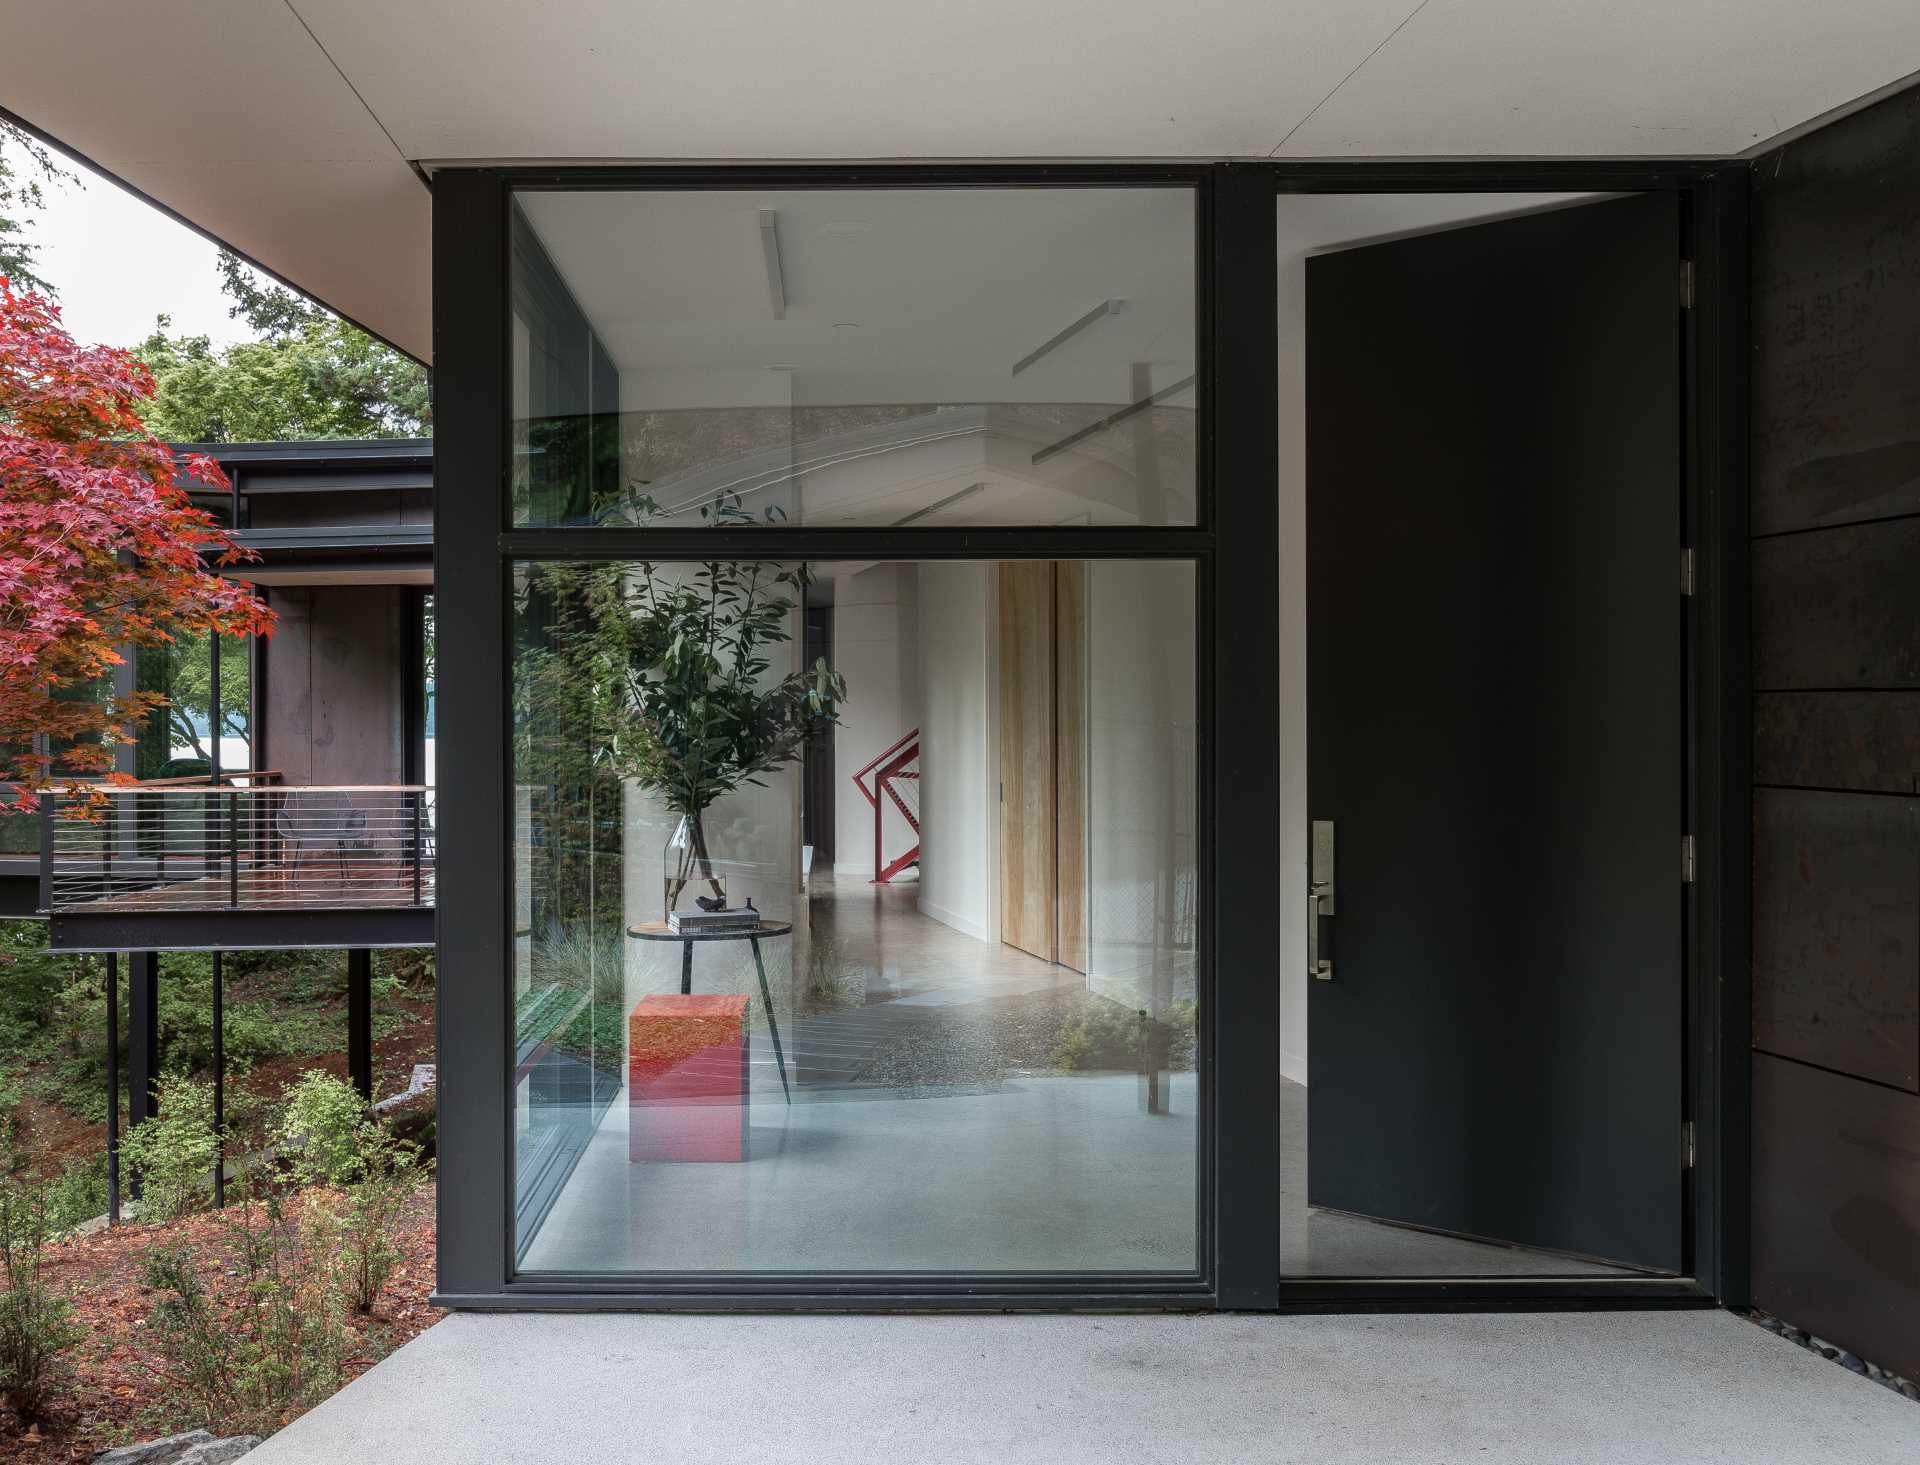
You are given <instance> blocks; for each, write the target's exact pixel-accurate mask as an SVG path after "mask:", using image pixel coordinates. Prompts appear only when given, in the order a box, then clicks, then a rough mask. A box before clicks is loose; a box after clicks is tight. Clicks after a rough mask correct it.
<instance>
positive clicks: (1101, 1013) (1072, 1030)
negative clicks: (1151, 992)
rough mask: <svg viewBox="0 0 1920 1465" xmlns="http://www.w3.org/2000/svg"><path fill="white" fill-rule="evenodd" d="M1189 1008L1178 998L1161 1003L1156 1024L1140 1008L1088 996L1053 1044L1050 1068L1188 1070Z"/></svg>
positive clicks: (1191, 1012) (1191, 1016)
mask: <svg viewBox="0 0 1920 1465" xmlns="http://www.w3.org/2000/svg"><path fill="white" fill-rule="evenodd" d="M1193 1024H1194V1005H1193V1003H1192V1002H1191V1001H1189V1000H1187V999H1185V998H1182V999H1180V1000H1178V1001H1175V1002H1170V1003H1168V1004H1167V1006H1166V1008H1165V1010H1164V1011H1163V1013H1162V1015H1161V1017H1160V1018H1159V1019H1158V1020H1157V1021H1156V1020H1155V1019H1154V1018H1153V1017H1151V1016H1150V1015H1149V1014H1148V1013H1147V1011H1146V1009H1145V1008H1133V1007H1126V1006H1123V1005H1121V1004H1120V1003H1118V1002H1109V1001H1107V1000H1106V999H1104V998H1099V997H1089V998H1087V999H1086V1001H1085V1002H1084V1003H1083V1004H1082V1005H1081V1006H1080V1009H1079V1012H1078V1013H1077V1015H1076V1016H1075V1017H1074V1019H1073V1020H1072V1021H1071V1022H1070V1023H1068V1024H1067V1026H1066V1027H1065V1028H1064V1029H1063V1030H1062V1031H1061V1034H1060V1037H1059V1039H1058V1040H1057V1041H1056V1042H1055V1043H1054V1046H1053V1052H1052V1055H1051V1057H1052V1061H1053V1066H1054V1067H1055V1068H1058V1069H1061V1070H1063V1071H1065V1072H1068V1073H1075V1072H1084V1071H1088V1070H1096V1069H1138V1068H1141V1067H1142V1066H1144V1065H1145V1064H1146V1063H1148V1062H1149V1061H1151V1062H1153V1063H1154V1064H1155V1065H1156V1066H1158V1067H1165V1068H1169V1069H1174V1070H1184V1069H1188V1068H1191V1067H1193V1053H1194V1027H1193Z"/></svg>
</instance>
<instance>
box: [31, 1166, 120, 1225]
mask: <svg viewBox="0 0 1920 1465" xmlns="http://www.w3.org/2000/svg"><path fill="white" fill-rule="evenodd" d="M44 1194H45V1196H46V1200H47V1227H48V1230H49V1232H50V1233H51V1234H52V1235H55V1236H64V1235H65V1234H66V1233H67V1232H69V1231H71V1230H72V1229H73V1228H74V1227H75V1226H78V1225H79V1224H80V1223H81V1222H83V1221H91V1220H92V1219H93V1218H94V1217H96V1216H101V1215H105V1214H106V1210H107V1157H106V1156H105V1155H104V1154H100V1153H95V1154H91V1155H82V1156H77V1157H75V1158H73V1159H70V1160H68V1161H67V1162H66V1163H65V1164H64V1165H62V1166H61V1167H60V1170H59V1172H58V1173H57V1174H55V1175H54V1176H53V1177H52V1178H51V1179H49V1180H47V1181H46V1184H45V1189H44Z"/></svg>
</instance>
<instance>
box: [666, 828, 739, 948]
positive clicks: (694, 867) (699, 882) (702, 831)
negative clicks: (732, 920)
mask: <svg viewBox="0 0 1920 1465" xmlns="http://www.w3.org/2000/svg"><path fill="white" fill-rule="evenodd" d="M660 869H661V872H662V884H663V887H664V889H663V892H662V893H663V895H664V896H665V901H664V904H663V906H662V909H661V914H660V919H661V920H663V921H664V920H666V919H667V918H668V917H670V916H672V914H673V913H674V912H675V911H676V910H680V911H692V910H698V909H700V907H699V906H698V905H697V904H696V903H695V902H696V901H698V900H699V899H701V898H702V897H704V898H705V899H707V900H708V901H718V902H719V905H717V906H715V907H714V909H716V910H718V909H724V908H725V906H726V903H727V877H726V875H725V873H724V871H722V870H721V868H720V867H718V866H717V865H716V864H715V863H714V860H713V857H712V856H711V855H710V854H709V853H708V852H707V831H706V827H705V825H704V824H703V823H702V822H701V817H700V815H698V814H684V815H682V816H681V818H680V822H679V823H678V824H677V825H675V826H674V830H673V833H672V834H670V835H668V836H667V847H666V849H665V850H663V851H662V852H661V860H660Z"/></svg>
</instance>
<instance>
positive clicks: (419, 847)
mask: <svg viewBox="0 0 1920 1465" xmlns="http://www.w3.org/2000/svg"><path fill="white" fill-rule="evenodd" d="M408 797H409V798H411V799H412V800H413V903H414V904H415V905H418V904H420V862H421V859H422V857H423V852H424V850H425V845H424V844H423V842H422V840H421V837H420V836H421V816H422V814H423V812H424V810H425V806H426V802H427V796H426V794H425V793H424V792H423V791H421V790H420V789H415V790H414V791H413V792H412V793H411V794H410V795H408Z"/></svg>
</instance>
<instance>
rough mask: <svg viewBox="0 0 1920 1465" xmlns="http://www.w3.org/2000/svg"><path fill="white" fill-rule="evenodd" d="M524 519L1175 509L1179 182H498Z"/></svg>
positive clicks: (647, 521) (1185, 447)
mask: <svg viewBox="0 0 1920 1465" xmlns="http://www.w3.org/2000/svg"><path fill="white" fill-rule="evenodd" d="M512 227H513V269H512V342H511V353H512V370H513V396H512V399H511V403H510V412H509V416H510V419H511V422H512V434H513V436H512V449H513V484H512V489H513V517H514V519H515V521H516V522H518V523H522V524H529V525H562V524H565V525H606V526H642V525H644V526H652V527H659V528H679V527H687V526H692V527H699V526H702V525H705V524H709V523H712V522H714V521H715V520H721V521H726V522H752V523H762V524H764V523H789V524H810V525H874V526H879V525H916V526H922V527H939V526H956V525H986V524H999V525H1006V524H1047V525H1062V524H1068V525H1070V524H1091V525H1099V524H1113V525H1138V524H1192V523H1194V522H1196V487H1195V485H1196V468H1195V464H1196V451H1195V442H1196V434H1195V421H1196V418H1195V405H1196V401H1197V394H1196V387H1195V372H1196V366H1195V359H1196V352H1195V273H1194V239H1195V200H1194V193H1193V190H1192V189H1191V188H1187V187H1133V188H1053V189H1047V188H948V189H938V188H927V189H887V190H879V191H847V190H831V189H816V190H768V191H762V192H756V191H749V190H725V191H718V190H716V191H705V192H698V191H672V192H659V191H604V192H577V191H565V192H562V191H551V192H545V191H522V192H520V193H519V194H517V195H516V200H515V208H514V215H513V224H512Z"/></svg>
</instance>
